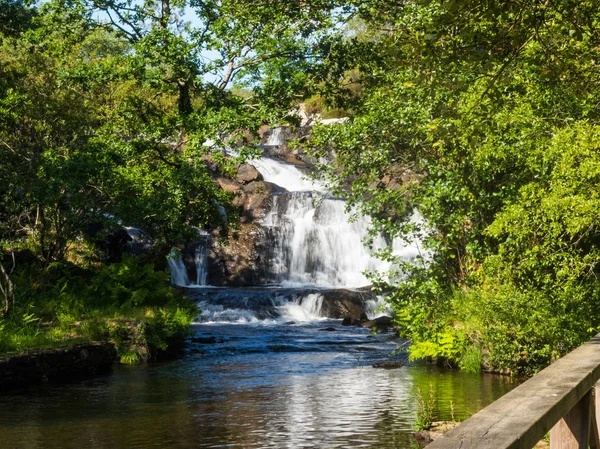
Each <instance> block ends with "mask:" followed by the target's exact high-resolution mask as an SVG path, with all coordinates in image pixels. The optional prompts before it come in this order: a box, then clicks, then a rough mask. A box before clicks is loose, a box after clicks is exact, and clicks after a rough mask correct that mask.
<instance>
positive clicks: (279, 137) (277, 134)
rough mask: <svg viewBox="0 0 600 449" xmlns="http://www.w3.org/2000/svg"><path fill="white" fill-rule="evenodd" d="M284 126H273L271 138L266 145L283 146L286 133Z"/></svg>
mask: <svg viewBox="0 0 600 449" xmlns="http://www.w3.org/2000/svg"><path fill="white" fill-rule="evenodd" d="M283 130H284V128H283V127H281V126H280V127H277V128H273V129H272V130H271V135H270V136H269V138H268V139H267V141H266V143H265V146H267V147H278V146H281V145H283V144H284V143H285V139H284V135H283V134H284V133H283Z"/></svg>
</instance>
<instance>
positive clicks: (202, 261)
mask: <svg viewBox="0 0 600 449" xmlns="http://www.w3.org/2000/svg"><path fill="white" fill-rule="evenodd" d="M196 229H198V233H199V234H200V239H199V240H198V241H197V242H194V243H193V245H191V246H190V247H188V248H186V250H187V251H190V250H191V248H193V259H194V266H195V268H196V277H195V279H194V280H195V283H194V282H191V281H190V278H189V276H188V272H187V270H186V267H185V263H184V262H183V258H182V254H181V253H180V252H179V251H178V250H176V249H175V248H173V249H172V250H171V253H170V254H169V257H168V259H167V264H168V266H169V272H170V273H171V284H173V285H178V286H180V287H201V286H205V285H206V280H207V275H208V253H209V248H210V235H209V234H208V232H206V231H205V230H203V229H199V228H196Z"/></svg>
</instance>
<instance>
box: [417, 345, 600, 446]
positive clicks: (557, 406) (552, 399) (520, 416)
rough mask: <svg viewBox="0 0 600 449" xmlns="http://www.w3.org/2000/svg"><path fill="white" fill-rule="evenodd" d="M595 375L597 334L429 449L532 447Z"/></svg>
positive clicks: (599, 369)
mask: <svg viewBox="0 0 600 449" xmlns="http://www.w3.org/2000/svg"><path fill="white" fill-rule="evenodd" d="M599 379H600V334H598V335H596V336H595V337H594V338H593V339H591V340H590V341H589V342H587V343H585V344H584V345H582V346H580V347H579V348H577V349H575V350H574V351H573V352H571V353H569V354H567V355H566V356H565V357H563V358H562V359H560V360H558V361H556V362H555V363H553V364H552V365H551V366H549V367H548V368H546V369H545V370H543V371H542V372H540V373H539V374H537V375H536V376H534V377H532V378H531V379H529V380H528V381H527V382H525V383H523V384H521V385H519V386H518V387H517V388H515V389H514V390H512V391H511V392H509V393H507V394H506V395H504V396H503V397H501V398H500V399H498V400H497V401H496V402H494V403H493V404H491V405H489V406H488V407H486V408H485V409H483V410H481V411H480V412H479V413H476V414H475V415H473V416H472V417H470V418H469V419H467V420H466V421H465V422H464V423H462V424H460V425H459V426H458V427H456V428H455V429H453V430H451V431H449V432H448V433H446V434H445V435H444V436H443V437H441V438H440V439H438V440H436V441H434V442H433V443H431V444H430V445H429V446H427V448H428V449H454V448H456V449H459V448H460V449H531V448H532V447H533V446H535V444H536V443H537V442H538V441H539V440H540V439H542V438H543V436H544V435H545V434H546V433H547V432H548V431H549V430H550V429H551V428H552V427H553V426H554V424H556V423H557V422H558V421H559V420H560V419H561V418H562V417H563V416H565V415H566V414H567V413H568V412H569V410H571V409H572V408H573V407H574V406H575V404H577V403H578V402H579V401H580V400H581V398H583V396H584V395H585V394H586V393H588V392H589V391H590V389H591V388H592V387H593V386H594V385H595V384H596V382H597V381H598V380H599Z"/></svg>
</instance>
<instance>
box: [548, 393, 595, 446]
mask: <svg viewBox="0 0 600 449" xmlns="http://www.w3.org/2000/svg"><path fill="white" fill-rule="evenodd" d="M592 390H593V388H592ZM592 390H590V391H588V392H587V394H585V395H584V396H583V398H581V400H580V401H579V402H578V403H577V404H575V407H573V408H572V409H571V410H569V412H568V413H567V414H566V415H565V416H564V417H563V418H562V419H560V420H559V421H558V422H557V423H556V424H555V425H554V427H552V429H551V430H550V449H588V446H589V442H590V421H591V418H592V405H593V403H592V400H593V398H592Z"/></svg>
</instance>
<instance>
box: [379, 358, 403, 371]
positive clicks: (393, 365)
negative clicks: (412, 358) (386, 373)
mask: <svg viewBox="0 0 600 449" xmlns="http://www.w3.org/2000/svg"><path fill="white" fill-rule="evenodd" d="M403 366H404V363H402V362H400V361H395V360H394V361H392V360H387V361H385V362H377V363H374V364H373V368H383V369H397V368H402V367H403Z"/></svg>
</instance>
